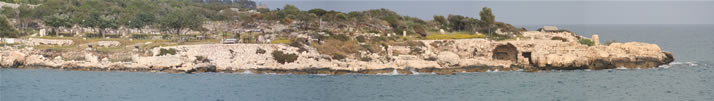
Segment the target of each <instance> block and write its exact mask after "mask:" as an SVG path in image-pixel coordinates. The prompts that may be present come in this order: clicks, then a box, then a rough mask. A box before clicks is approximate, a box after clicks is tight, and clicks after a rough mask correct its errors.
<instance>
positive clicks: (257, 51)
mask: <svg viewBox="0 0 714 101" xmlns="http://www.w3.org/2000/svg"><path fill="white" fill-rule="evenodd" d="M255 54H265V50H264V49H260V48H258V50H255Z"/></svg>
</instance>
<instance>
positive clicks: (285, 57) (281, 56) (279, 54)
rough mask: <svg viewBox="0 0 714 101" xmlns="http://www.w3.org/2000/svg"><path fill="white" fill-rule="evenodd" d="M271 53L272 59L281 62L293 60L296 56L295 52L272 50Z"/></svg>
mask: <svg viewBox="0 0 714 101" xmlns="http://www.w3.org/2000/svg"><path fill="white" fill-rule="evenodd" d="M271 54H272V55H273V59H275V61H278V63H281V64H285V63H291V62H295V60H297V58H298V56H297V55H296V54H285V53H283V51H273V53H271Z"/></svg>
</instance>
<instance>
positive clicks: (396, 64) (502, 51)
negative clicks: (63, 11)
mask: <svg viewBox="0 0 714 101" xmlns="http://www.w3.org/2000/svg"><path fill="white" fill-rule="evenodd" d="M553 37H560V36H530V38H528V37H526V38H524V39H525V40H520V38H518V39H516V40H506V41H490V40H486V39H462V40H421V41H418V42H420V43H423V44H424V46H409V47H407V46H389V47H388V48H385V47H383V49H384V50H386V51H387V53H388V54H387V55H377V54H368V53H366V54H362V56H365V57H371V59H369V60H355V59H350V58H348V59H344V60H337V59H331V56H329V55H324V54H320V53H318V51H317V50H316V49H314V48H312V47H306V49H307V51H304V52H299V50H300V49H298V48H296V47H292V46H288V45H285V44H203V45H182V46H172V47H158V48H154V49H153V50H152V52H151V53H153V55H152V56H139V55H134V56H132V59H131V60H132V61H131V62H109V61H107V58H102V59H100V58H99V57H98V56H96V55H97V54H90V53H89V52H87V54H85V59H84V60H82V61H66V60H63V58H62V57H59V56H58V57H44V56H42V55H38V54H32V53H33V52H31V51H33V50H32V49H14V48H4V49H3V51H2V52H0V54H2V55H0V60H2V61H1V62H0V65H2V66H3V67H15V66H47V67H50V68H61V69H78V70H101V71H106V70H121V71H164V72H189V73H191V72H246V71H249V72H254V73H294V74H344V73H367V74H378V73H392V72H398V73H401V74H410V73H424V72H426V73H438V74H451V73H454V72H485V71H494V70H500V71H519V70H525V71H538V70H553V69H565V70H572V69H593V70H597V69H612V68H654V67H657V66H659V65H664V64H668V63H669V62H672V61H673V59H674V57H673V56H672V54H671V53H669V52H663V51H662V50H661V49H660V48H659V46H657V45H655V44H647V43H639V42H628V43H613V44H611V45H609V46H599V45H596V46H587V45H583V44H580V43H578V42H577V41H575V40H576V39H577V38H580V36H577V37H576V36H571V37H564V38H563V39H566V40H565V41H564V40H561V39H557V38H553ZM162 49H163V50H176V54H168V55H163V54H162V56H159V53H160V52H161V50H162ZM88 51H89V50H88ZM274 51H282V52H284V53H286V54H296V55H297V59H296V60H295V61H293V62H287V63H284V64H282V63H279V62H278V61H276V59H275V58H276V57H273V55H271V53H272V52H274ZM415 51H417V52H415ZM398 53H414V54H408V55H404V54H398ZM133 54H139V53H133ZM49 58H52V59H49ZM109 58H111V57H109Z"/></svg>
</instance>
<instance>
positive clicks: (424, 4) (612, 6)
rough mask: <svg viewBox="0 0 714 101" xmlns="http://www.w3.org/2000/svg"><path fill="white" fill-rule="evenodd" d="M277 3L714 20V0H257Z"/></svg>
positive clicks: (571, 20) (560, 19)
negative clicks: (487, 8)
mask: <svg viewBox="0 0 714 101" xmlns="http://www.w3.org/2000/svg"><path fill="white" fill-rule="evenodd" d="M256 2H258V3H259V4H266V5H268V7H270V8H271V9H276V8H282V7H283V6H284V5H285V4H292V5H296V6H297V7H298V8H300V9H301V10H309V9H313V8H323V9H326V10H336V11H342V12H349V11H363V10H369V9H379V8H387V9H390V10H393V11H395V12H397V13H399V14H401V15H406V16H413V17H418V18H421V19H425V20H431V19H432V18H433V16H434V15H445V16H446V15H449V14H458V15H464V16H470V17H475V18H478V12H479V11H480V10H481V8H482V7H486V6H487V7H489V8H492V10H493V12H494V14H495V16H496V20H497V21H502V22H506V23H511V24H514V25H534V24H714V0H687V1H681V0H659V1H645V0H626V1H603V0H548V1H544V0H539V1H519V0H510V1H492V0H490V1H483V0H481V1H473V0H444V1H436V0H366V1H357V0H256Z"/></svg>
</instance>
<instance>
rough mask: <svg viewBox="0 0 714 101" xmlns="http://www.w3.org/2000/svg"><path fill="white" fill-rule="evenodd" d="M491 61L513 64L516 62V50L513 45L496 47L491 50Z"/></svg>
mask: <svg viewBox="0 0 714 101" xmlns="http://www.w3.org/2000/svg"><path fill="white" fill-rule="evenodd" d="M493 59H496V60H510V61H513V62H514V63H515V62H516V61H517V60H518V49H517V48H516V46H513V44H510V43H509V44H506V45H498V46H496V48H495V49H493Z"/></svg>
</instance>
